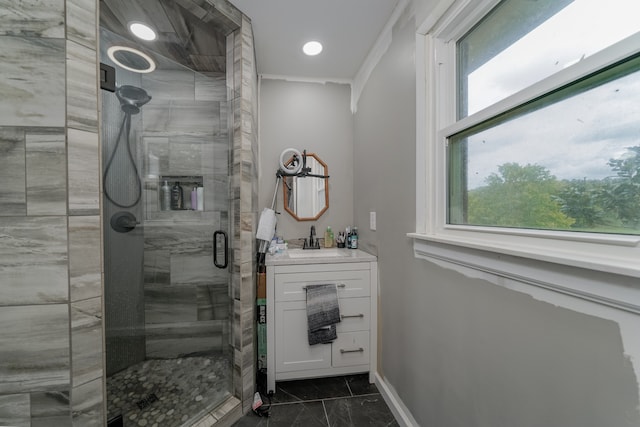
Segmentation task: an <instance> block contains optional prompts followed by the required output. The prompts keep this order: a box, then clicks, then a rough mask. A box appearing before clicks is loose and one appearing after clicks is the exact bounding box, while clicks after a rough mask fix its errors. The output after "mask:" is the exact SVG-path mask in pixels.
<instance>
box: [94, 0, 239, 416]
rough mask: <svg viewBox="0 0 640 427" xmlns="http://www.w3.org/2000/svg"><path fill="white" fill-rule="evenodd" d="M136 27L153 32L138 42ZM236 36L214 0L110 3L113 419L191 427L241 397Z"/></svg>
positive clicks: (107, 115) (106, 126) (108, 239)
mask: <svg viewBox="0 0 640 427" xmlns="http://www.w3.org/2000/svg"><path fill="white" fill-rule="evenodd" d="M220 4H223V3H220ZM132 22H143V23H146V24H148V25H149V26H150V27H151V28H152V29H154V30H155V32H156V34H157V38H156V39H155V40H152V41H143V40H139V39H137V38H136V36H135V35H133V34H132V33H131V31H130V30H129V28H128V26H129V24H130V23H132ZM239 32H240V26H239V25H238V24H237V23H234V22H233V21H232V20H231V19H229V18H228V17H227V16H225V14H224V13H221V12H220V11H219V10H218V9H216V8H215V7H214V6H213V5H211V4H209V3H207V2H198V1H191V0H184V1H174V0H139V1H131V2H129V1H127V2H123V1H116V0H104V1H101V2H100V32H99V37H100V63H101V69H102V72H103V75H102V77H103V82H102V90H101V97H100V98H101V108H102V115H101V118H102V121H101V123H102V126H101V140H102V186H103V201H102V207H103V208H102V212H103V218H102V219H103V238H104V325H105V345H106V353H105V354H106V356H105V357H106V390H107V396H106V397H107V419H108V420H117V419H118V418H119V417H122V419H123V422H124V425H125V426H127V425H131V426H134V425H142V424H139V423H140V422H143V423H144V424H147V423H148V425H154V423H155V424H157V425H162V426H183V425H185V426H187V425H191V424H192V423H194V422H197V421H198V420H200V419H202V418H203V417H204V416H207V414H208V413H210V412H211V411H213V410H215V409H216V408H217V407H219V406H220V405H221V404H223V403H225V402H229V399H230V398H233V397H237V398H240V397H241V395H242V393H241V390H239V387H238V384H241V381H242V380H241V378H238V377H239V376H240V373H241V372H240V371H241V370H240V369H234V346H233V345H234V343H233V338H232V337H233V332H234V328H237V327H239V322H234V321H233V320H234V316H233V313H234V305H235V304H234V295H233V288H232V286H231V285H232V282H233V273H234V271H237V270H238V266H237V261H238V260H237V259H235V258H234V251H233V248H234V247H237V245H236V244H235V241H234V236H237V230H234V224H232V220H233V218H234V217H235V218H237V217H239V212H238V209H239V204H236V203H234V198H233V197H232V189H233V182H232V181H233V180H234V177H233V164H234V145H233V140H234V139H233V138H234V133H233V131H234V125H233V124H234V110H233V105H234V102H236V101H237V100H235V99H234V97H235V95H236V93H235V92H234V90H233V86H232V84H233V77H234V74H233V62H230V60H231V61H232V60H233V53H234V44H235V43H234V40H235V37H234V35H233V34H234V33H235V34H238V33H239ZM113 83H115V85H113ZM114 89H115V91H113V90H114ZM233 209H236V212H233ZM238 334H239V332H238ZM235 365H236V366H237V365H238V362H237V361H236V364H235ZM234 375H235V376H236V377H237V378H235V382H234ZM234 384H235V385H234ZM142 420H144V421H142Z"/></svg>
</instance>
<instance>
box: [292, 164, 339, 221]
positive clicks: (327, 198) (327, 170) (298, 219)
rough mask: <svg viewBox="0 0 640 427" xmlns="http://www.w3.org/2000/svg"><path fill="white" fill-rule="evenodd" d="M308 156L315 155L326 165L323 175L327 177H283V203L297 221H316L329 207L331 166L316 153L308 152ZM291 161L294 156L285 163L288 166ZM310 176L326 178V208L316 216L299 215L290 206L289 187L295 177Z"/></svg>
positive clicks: (298, 177) (296, 177) (323, 165)
mask: <svg viewBox="0 0 640 427" xmlns="http://www.w3.org/2000/svg"><path fill="white" fill-rule="evenodd" d="M306 156H307V158H309V157H313V158H314V159H315V160H316V161H317V162H318V163H319V164H320V165H321V166H322V167H324V173H323V175H324V176H325V178H319V177H312V176H286V175H285V176H283V179H282V194H283V204H284V210H285V211H287V212H289V215H291V216H292V217H293V218H295V219H296V220H297V221H316V220H317V219H318V218H320V217H321V216H322V214H323V213H325V212H326V211H327V209H329V178H328V177H329V168H328V167H327V164H326V163H325V162H323V161H322V160H321V159H320V157H318V156H317V155H316V154H315V153H306ZM291 162H293V156H292V157H291V158H290V159H289V160H287V162H286V163H285V165H287V166H288V165H289V164H291ZM309 178H311V179H313V178H315V179H324V208H322V209H321V210H320V212H318V214H317V215H316V216H314V217H299V216H298V214H297V213H295V212H294V211H293V210H292V209H290V208H289V189H290V187H291V185H292V183H293V180H294V179H309Z"/></svg>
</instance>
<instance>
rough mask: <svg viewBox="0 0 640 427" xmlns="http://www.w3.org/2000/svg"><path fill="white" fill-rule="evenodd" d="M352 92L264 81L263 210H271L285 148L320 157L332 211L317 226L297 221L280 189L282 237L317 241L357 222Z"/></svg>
mask: <svg viewBox="0 0 640 427" xmlns="http://www.w3.org/2000/svg"><path fill="white" fill-rule="evenodd" d="M350 102H351V88H350V87H349V85H344V84H334V83H327V84H321V83H301V82H286V81H281V80H262V83H261V88H260V150H261V151H260V195H259V204H258V206H259V207H260V209H259V210H260V211H262V208H264V207H271V202H272V200H273V191H274V188H275V180H276V176H275V174H276V171H277V170H278V164H279V162H280V153H282V151H283V150H284V149H287V148H296V149H298V150H300V151H302V150H304V149H306V150H307V152H309V153H316V154H317V155H318V156H319V157H320V158H321V159H322V160H323V161H324V162H325V163H326V164H327V168H328V169H329V175H330V178H329V209H328V210H327V211H326V212H325V213H324V214H323V215H322V216H321V217H320V218H319V219H318V221H300V222H299V221H297V220H295V219H294V218H293V217H292V216H291V215H289V213H287V212H286V211H285V210H284V208H283V206H282V188H279V189H278V200H277V207H276V211H279V212H282V214H281V215H279V216H278V226H277V229H278V235H280V236H284V238H285V239H286V240H295V239H297V238H302V237H307V236H308V235H309V228H310V226H311V225H315V226H316V230H317V233H318V236H319V237H322V236H321V234H322V233H324V230H325V229H326V228H327V226H331V228H332V229H333V230H334V231H337V230H344V228H345V227H346V226H347V225H352V222H353V194H354V192H353V117H352V115H351V113H350Z"/></svg>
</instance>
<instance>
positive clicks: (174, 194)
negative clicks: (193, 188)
mask: <svg viewBox="0 0 640 427" xmlns="http://www.w3.org/2000/svg"><path fill="white" fill-rule="evenodd" d="M182 200H183V199H182V187H180V184H178V182H177V181H176V183H175V184H173V187H171V209H172V210H174V211H176V210H181V209H182V205H183V201H182Z"/></svg>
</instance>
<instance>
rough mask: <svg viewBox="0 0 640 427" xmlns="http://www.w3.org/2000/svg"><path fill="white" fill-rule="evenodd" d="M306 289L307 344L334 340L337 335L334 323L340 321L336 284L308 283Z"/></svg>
mask: <svg viewBox="0 0 640 427" xmlns="http://www.w3.org/2000/svg"><path fill="white" fill-rule="evenodd" d="M306 289H307V324H308V329H309V345H314V344H321V343H322V344H324V343H328V342H331V341H333V340H335V339H336V338H337V337H338V336H337V333H336V326H335V324H336V323H338V322H340V307H339V305H338V289H337V288H336V285H335V284H328V285H308V286H307V288H306Z"/></svg>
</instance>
